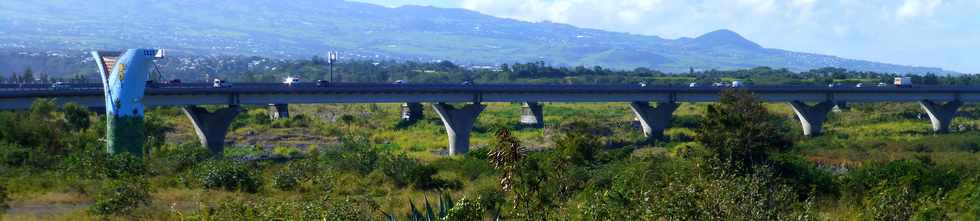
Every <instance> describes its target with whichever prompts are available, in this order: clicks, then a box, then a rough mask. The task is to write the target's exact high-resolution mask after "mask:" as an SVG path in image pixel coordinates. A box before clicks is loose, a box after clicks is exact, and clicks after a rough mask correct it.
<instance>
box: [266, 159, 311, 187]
mask: <svg viewBox="0 0 980 221" xmlns="http://www.w3.org/2000/svg"><path fill="white" fill-rule="evenodd" d="M314 163H315V162H312V161H310V160H300V161H291V162H289V163H287V164H286V165H285V166H283V167H282V168H281V169H279V171H277V172H276V174H275V175H273V176H272V185H273V186H275V187H276V188H277V189H280V190H292V189H294V188H296V186H298V185H299V183H300V182H302V181H304V180H307V179H309V177H310V175H312V174H319V172H318V171H319V170H318V168H317V167H316V165H315V164H314Z"/></svg>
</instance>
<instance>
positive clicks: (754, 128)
mask: <svg viewBox="0 0 980 221" xmlns="http://www.w3.org/2000/svg"><path fill="white" fill-rule="evenodd" d="M776 119H778V117H776V116H774V115H773V114H770V113H769V112H768V111H767V110H766V108H765V107H764V106H762V103H761V102H760V101H758V100H756V99H755V97H753V95H752V94H750V93H749V92H747V91H744V90H725V91H723V92H722V94H721V98H720V100H719V102H718V103H717V104H713V105H709V106H708V108H707V111H706V113H705V114H704V119H703V120H702V121H701V124H700V126H699V127H698V129H697V135H696V137H695V140H696V141H698V142H700V143H701V144H703V145H704V146H705V147H707V148H709V149H712V150H714V152H715V154H716V156H717V158H718V159H719V160H720V161H721V162H722V163H725V164H728V166H729V167H730V168H733V169H740V170H741V171H750V170H751V168H752V166H755V165H760V164H764V163H767V162H768V161H769V153H770V152H772V151H780V150H783V149H785V148H787V147H789V145H790V142H789V141H788V140H787V139H785V138H784V137H783V136H782V135H781V133H780V132H779V130H778V125H779V122H778V121H776Z"/></svg>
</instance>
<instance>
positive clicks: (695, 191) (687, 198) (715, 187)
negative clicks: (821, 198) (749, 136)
mask: <svg viewBox="0 0 980 221" xmlns="http://www.w3.org/2000/svg"><path fill="white" fill-rule="evenodd" d="M705 172H707V173H705ZM697 173H702V174H701V175H700V176H681V177H676V179H671V180H663V179H660V178H656V179H653V180H645V178H644V177H646V175H643V174H636V173H629V174H623V175H618V176H617V177H616V178H614V180H612V181H611V182H612V183H611V184H610V187H609V188H608V189H604V190H598V191H594V192H592V193H587V195H586V196H585V199H584V200H583V201H582V203H581V204H580V205H579V214H578V217H579V219H584V220H815V219H816V217H815V215H816V214H815V213H814V211H812V207H813V205H812V203H811V202H809V201H801V200H800V199H799V198H798V196H797V194H796V192H794V190H793V188H792V187H790V186H787V185H783V184H780V183H778V182H775V181H776V180H777V179H776V178H775V177H774V176H773V175H772V174H771V172H769V171H768V169H757V170H755V172H753V173H751V174H748V175H738V174H737V173H731V172H726V171H724V170H719V171H714V172H712V171H701V172H697Z"/></svg>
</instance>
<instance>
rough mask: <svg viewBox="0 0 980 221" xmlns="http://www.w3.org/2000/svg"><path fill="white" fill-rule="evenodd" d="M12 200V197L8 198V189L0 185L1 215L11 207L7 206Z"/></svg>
mask: <svg viewBox="0 0 980 221" xmlns="http://www.w3.org/2000/svg"><path fill="white" fill-rule="evenodd" d="M9 200H10V196H7V188H6V187H3V185H0V215H3V214H4V213H5V212H6V211H7V209H9V208H10V205H7V201H9Z"/></svg>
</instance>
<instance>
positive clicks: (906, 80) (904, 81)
mask: <svg viewBox="0 0 980 221" xmlns="http://www.w3.org/2000/svg"><path fill="white" fill-rule="evenodd" d="M895 86H897V87H912V78H910V77H897V78H895Z"/></svg>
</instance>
